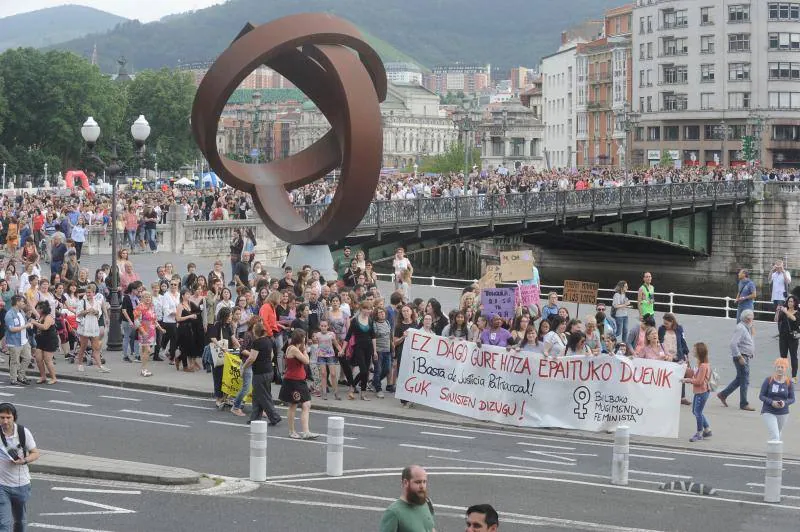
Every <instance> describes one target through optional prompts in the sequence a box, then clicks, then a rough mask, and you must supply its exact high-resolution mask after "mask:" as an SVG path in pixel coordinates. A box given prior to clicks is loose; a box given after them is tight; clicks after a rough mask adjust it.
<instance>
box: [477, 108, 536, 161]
mask: <svg viewBox="0 0 800 532" xmlns="http://www.w3.org/2000/svg"><path fill="white" fill-rule="evenodd" d="M543 134H544V126H543V125H542V122H541V120H539V119H538V118H537V117H536V115H535V113H534V111H533V110H532V109H531V108H529V107H525V106H524V105H522V104H521V103H520V101H519V100H518V99H516V98H512V99H511V100H508V101H506V102H502V103H498V104H491V105H489V106H488V107H487V108H486V111H485V112H484V113H483V115H482V118H481V120H480V122H479V124H478V127H477V136H478V138H479V139H480V141H481V143H480V145H481V164H482V166H483V169H484V170H489V171H492V170H495V169H497V168H499V167H500V166H501V165H502V166H504V167H505V168H508V169H511V170H514V169H519V168H523V167H526V166H527V167H529V168H535V169H537V170H541V169H543V168H544V167H545V160H544V153H543V151H542V137H543Z"/></svg>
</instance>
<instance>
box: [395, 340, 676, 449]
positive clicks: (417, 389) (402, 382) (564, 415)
mask: <svg viewBox="0 0 800 532" xmlns="http://www.w3.org/2000/svg"><path fill="white" fill-rule="evenodd" d="M683 374H684V369H683V366H681V365H679V364H675V363H673V362H664V361H660V360H647V359H640V358H636V359H632V360H628V359H626V358H624V357H614V356H607V355H601V356H596V357H592V356H573V357H561V358H544V357H542V356H541V355H536V354H532V353H526V352H518V351H514V350H511V351H509V350H507V349H505V348H498V347H493V346H486V345H484V346H481V347H478V346H477V345H476V344H475V343H473V342H466V341H459V340H449V339H447V338H443V337H441V336H436V335H433V334H428V333H426V332H424V331H420V330H409V335H408V337H407V339H406V341H405V344H404V346H403V355H402V360H401V364H400V370H399V375H398V379H397V392H396V394H395V397H397V398H398V399H403V400H406V401H411V402H413V403H418V404H421V405H425V406H429V407H432V408H436V409H439V410H444V411H447V412H452V413H454V414H460V415H463V416H468V417H471V418H474V419H479V420H487V421H495V422H498V423H503V424H506V425H516V426H525V427H558V428H565V429H577V430H586V431H596V432H597V431H606V430H613V429H614V428H615V427H617V426H618V425H627V426H628V427H630V431H631V434H636V435H640V436H656V437H662V438H677V437H678V426H679V418H680V398H681V382H680V380H681V378H682V376H683Z"/></svg>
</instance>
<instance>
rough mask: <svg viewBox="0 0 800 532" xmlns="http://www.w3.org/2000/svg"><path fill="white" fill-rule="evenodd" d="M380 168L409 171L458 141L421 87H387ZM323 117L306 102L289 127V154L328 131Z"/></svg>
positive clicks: (436, 100)
mask: <svg viewBox="0 0 800 532" xmlns="http://www.w3.org/2000/svg"><path fill="white" fill-rule="evenodd" d="M381 116H382V118H383V166H384V167H391V168H410V167H412V166H413V165H414V163H416V162H418V161H419V160H421V159H422V158H423V157H426V156H429V155H438V154H441V153H444V152H446V151H447V150H449V149H450V147H451V145H453V144H454V143H456V142H457V141H458V130H457V129H456V126H455V124H454V123H453V121H452V120H451V119H450V118H449V117H448V116H447V115H446V113H445V112H444V110H442V108H441V105H440V103H439V97H438V96H437V95H436V94H434V93H432V92H431V91H429V90H427V89H425V88H424V87H422V86H420V85H415V84H403V83H389V90H388V92H387V96H386V100H385V101H384V102H383V103H382V104H381ZM329 127H330V126H329V125H328V122H327V120H326V119H325V117H324V116H323V115H322V113H320V111H319V110H318V109H317V108H316V107H315V106H314V105H313V104H312V103H311V102H306V103H305V104H304V105H303V106H302V108H301V109H300V112H299V113H298V116H296V117H295V119H294V121H293V124H292V125H291V127H290V130H291V131H290V133H289V137H290V150H289V151H290V153H297V152H299V151H301V150H304V149H306V148H308V147H309V146H311V144H313V143H314V142H316V141H317V140H318V139H319V138H320V137H322V136H323V135H324V134H325V133H326V132H327V131H328V129H329Z"/></svg>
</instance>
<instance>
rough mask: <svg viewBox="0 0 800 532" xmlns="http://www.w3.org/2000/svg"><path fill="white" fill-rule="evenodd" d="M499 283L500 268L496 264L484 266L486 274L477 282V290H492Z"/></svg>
mask: <svg viewBox="0 0 800 532" xmlns="http://www.w3.org/2000/svg"><path fill="white" fill-rule="evenodd" d="M499 282H501V277H500V266H499V265H498V264H489V265H488V266H486V272H485V273H484V274H483V277H481V278H480V279H479V280H478V288H480V289H481V290H483V289H484V288H494V287H495V286H497V283H499Z"/></svg>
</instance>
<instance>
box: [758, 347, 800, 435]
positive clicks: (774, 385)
mask: <svg viewBox="0 0 800 532" xmlns="http://www.w3.org/2000/svg"><path fill="white" fill-rule="evenodd" d="M772 368H773V370H772V375H770V376H769V377H767V378H766V379H764V382H763V383H762V384H761V393H759V395H758V398H759V399H761V403H762V407H761V419H763V420H764V424H765V425H766V426H767V431H768V432H769V441H780V440H781V433H782V432H783V426H784V425H785V424H786V419H787V418H788V417H789V406H790V405H792V404H794V400H795V395H794V383H793V382H792V379H790V378H789V361H788V360H786V359H785V358H778V359H776V360H775V362H774V363H773V366H772Z"/></svg>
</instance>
